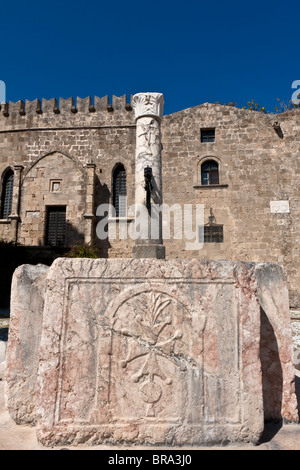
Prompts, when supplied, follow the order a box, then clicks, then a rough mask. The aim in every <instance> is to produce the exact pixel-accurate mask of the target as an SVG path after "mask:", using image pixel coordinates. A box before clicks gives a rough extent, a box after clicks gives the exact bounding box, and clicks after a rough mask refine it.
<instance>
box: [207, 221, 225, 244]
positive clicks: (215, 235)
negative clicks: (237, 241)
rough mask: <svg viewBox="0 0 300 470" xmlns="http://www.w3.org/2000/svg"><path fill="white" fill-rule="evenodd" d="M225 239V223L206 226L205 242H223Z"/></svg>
mask: <svg viewBox="0 0 300 470" xmlns="http://www.w3.org/2000/svg"><path fill="white" fill-rule="evenodd" d="M223 241H224V239H223V225H205V226H204V243H222V242H223Z"/></svg>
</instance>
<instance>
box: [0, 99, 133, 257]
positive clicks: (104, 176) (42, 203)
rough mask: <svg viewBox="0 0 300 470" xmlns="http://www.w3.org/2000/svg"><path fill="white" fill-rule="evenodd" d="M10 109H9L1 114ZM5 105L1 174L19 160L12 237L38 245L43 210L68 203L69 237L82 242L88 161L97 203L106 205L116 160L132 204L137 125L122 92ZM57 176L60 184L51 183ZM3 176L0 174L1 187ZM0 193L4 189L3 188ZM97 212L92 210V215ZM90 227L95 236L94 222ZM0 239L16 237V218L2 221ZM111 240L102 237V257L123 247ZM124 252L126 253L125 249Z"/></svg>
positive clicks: (121, 251) (41, 239)
mask: <svg viewBox="0 0 300 470" xmlns="http://www.w3.org/2000/svg"><path fill="white" fill-rule="evenodd" d="M6 110H7V111H8V114H7V113H6ZM22 110H23V108H22V103H21V102H18V103H9V106H8V108H6V107H4V106H3V105H2V109H1V111H2V112H1V113H0V149H1V150H0V177H2V175H3V174H4V172H5V170H6V169H7V168H8V167H10V166H11V167H12V168H13V167H14V165H16V164H17V165H22V166H23V167H24V168H23V169H22V171H21V185H20V207H19V209H18V214H17V215H19V227H18V232H17V241H18V243H20V244H25V245H29V246H32V245H42V244H44V240H45V208H46V206H50V205H66V206H67V214H66V215H67V223H68V229H69V234H68V233H67V236H66V242H67V244H68V245H69V244H70V240H72V241H73V242H76V241H78V240H81V241H82V240H85V239H86V237H85V233H86V223H87V222H86V220H85V218H84V215H85V214H86V213H87V208H88V204H89V203H90V200H89V196H90V195H89V194H88V193H87V181H88V170H87V164H89V163H90V162H94V163H95V165H96V166H95V177H94V208H95V210H96V208H97V206H98V205H99V204H101V203H111V202H112V200H111V198H112V194H111V189H112V173H113V169H114V167H115V166H116V165H117V164H118V163H122V164H123V165H124V167H125V169H126V172H127V188H128V203H129V204H130V205H132V204H133V203H134V156H135V123H134V117H133V111H132V109H131V106H130V105H129V104H127V102H126V96H125V95H124V96H122V97H120V98H118V97H115V96H113V99H112V103H109V101H108V97H104V98H98V97H95V99H94V102H93V105H92V104H91V99H90V98H85V99H80V98H77V100H76V108H75V107H74V102H73V99H72V98H69V99H66V100H64V99H60V100H59V103H57V102H56V100H54V99H52V100H44V99H43V101H42V103H39V102H38V100H35V101H32V102H30V101H26V103H25V106H24V113H23V112H22ZM20 111H21V113H20ZM53 181H54V182H55V181H58V182H60V190H59V191H58V192H54V191H52V190H51V183H52V182H53ZM2 183H3V181H2V178H1V185H2ZM0 191H1V187H0ZM95 210H94V215H95ZM93 222H94V225H93V232H94V235H95V221H93ZM0 238H1V239H2V238H3V239H5V240H6V241H10V240H12V241H15V228H14V221H10V220H8V221H7V222H5V223H4V222H3V223H1V225H0ZM118 245H119V244H118V242H117V241H116V250H115V252H114V249H113V246H114V241H110V242H109V243H101V244H100V248H101V255H102V256H104V257H106V256H108V254H109V252H110V251H112V252H113V253H112V255H113V256H118V255H120V256H122V255H124V251H125V252H126V247H125V246H124V244H123V247H122V249H121V248H119V246H118ZM131 251H132V249H130V252H128V256H129V255H130V253H131Z"/></svg>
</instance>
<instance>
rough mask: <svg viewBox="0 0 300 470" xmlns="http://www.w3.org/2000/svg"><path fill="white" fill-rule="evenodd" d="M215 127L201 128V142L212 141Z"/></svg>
mask: <svg viewBox="0 0 300 470" xmlns="http://www.w3.org/2000/svg"><path fill="white" fill-rule="evenodd" d="M214 141H215V129H201V142H214Z"/></svg>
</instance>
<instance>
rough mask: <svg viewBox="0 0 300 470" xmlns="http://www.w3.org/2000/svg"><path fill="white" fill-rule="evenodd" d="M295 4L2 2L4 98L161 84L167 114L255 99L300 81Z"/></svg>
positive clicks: (264, 99) (267, 99)
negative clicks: (202, 104)
mask: <svg viewBox="0 0 300 470" xmlns="http://www.w3.org/2000/svg"><path fill="white" fill-rule="evenodd" d="M299 12H300V6H299V2H296V1H290V0H286V1H285V2H282V1H281V2H279V1H277V0H272V1H271V0H267V1H263V0H260V1H258V0H251V2H250V1H248V2H243V1H242V0H239V1H236V0H228V1H222V2H221V1H215V2H207V1H205V2H202V1H194V0H192V1H189V0H186V1H181V2H177V1H175V0H174V1H170V0H166V1H165V0H160V1H157V0H152V1H151V2H149V1H144V2H141V1H136V0H128V1H111V2H109V1H105V2H104V1H101V0H100V1H99V0H98V1H91V0H85V1H84V2H76V1H75V0H74V1H72V2H71V1H69V0H60V1H57V0H52V1H51V2H42V1H41V0H39V1H30V0H28V1H27V2H24V1H23V2H15V1H10V2H2V4H1V36H2V50H1V62H0V64H1V65H0V80H3V81H4V82H5V83H6V98H7V101H9V100H11V101H17V100H19V99H22V100H24V101H25V100H26V99H29V100H33V99H35V98H39V99H42V98H43V97H44V98H47V99H50V98H53V97H56V98H57V99H58V98H59V97H62V98H69V97H70V96H73V97H74V98H76V97H77V96H79V97H81V98H84V97H86V96H92V97H93V96H95V95H97V96H104V95H109V96H110V97H111V96H112V95H113V94H114V95H117V96H121V95H123V94H127V95H128V96H130V95H131V94H134V93H138V92H142V91H156V92H162V93H163V94H164V98H165V114H170V113H172V112H175V111H179V110H181V109H184V108H188V107H191V106H197V105H199V104H201V103H204V102H207V101H208V102H215V101H219V102H221V103H227V102H230V101H235V102H236V103H237V104H238V106H243V105H245V104H246V102H247V101H251V100H252V99H254V100H255V101H256V102H257V103H259V105H260V106H266V108H267V110H268V111H271V112H272V111H273V110H274V106H275V105H276V104H277V101H276V98H280V99H282V100H284V101H288V100H290V99H291V95H292V92H293V90H292V88H291V84H292V82H293V81H294V80H300V65H299V64H300V61H299V52H300V51H299V44H300V40H299V39H300V27H299Z"/></svg>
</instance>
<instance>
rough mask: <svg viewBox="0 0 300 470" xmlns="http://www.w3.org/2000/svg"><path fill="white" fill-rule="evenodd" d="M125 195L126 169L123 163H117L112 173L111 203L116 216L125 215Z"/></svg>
mask: <svg viewBox="0 0 300 470" xmlns="http://www.w3.org/2000/svg"><path fill="white" fill-rule="evenodd" d="M126 196H127V187H126V170H125V168H124V166H123V165H118V166H117V167H116V168H115V171H114V174H113V205H114V207H115V211H116V217H126V213H127V204H126Z"/></svg>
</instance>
